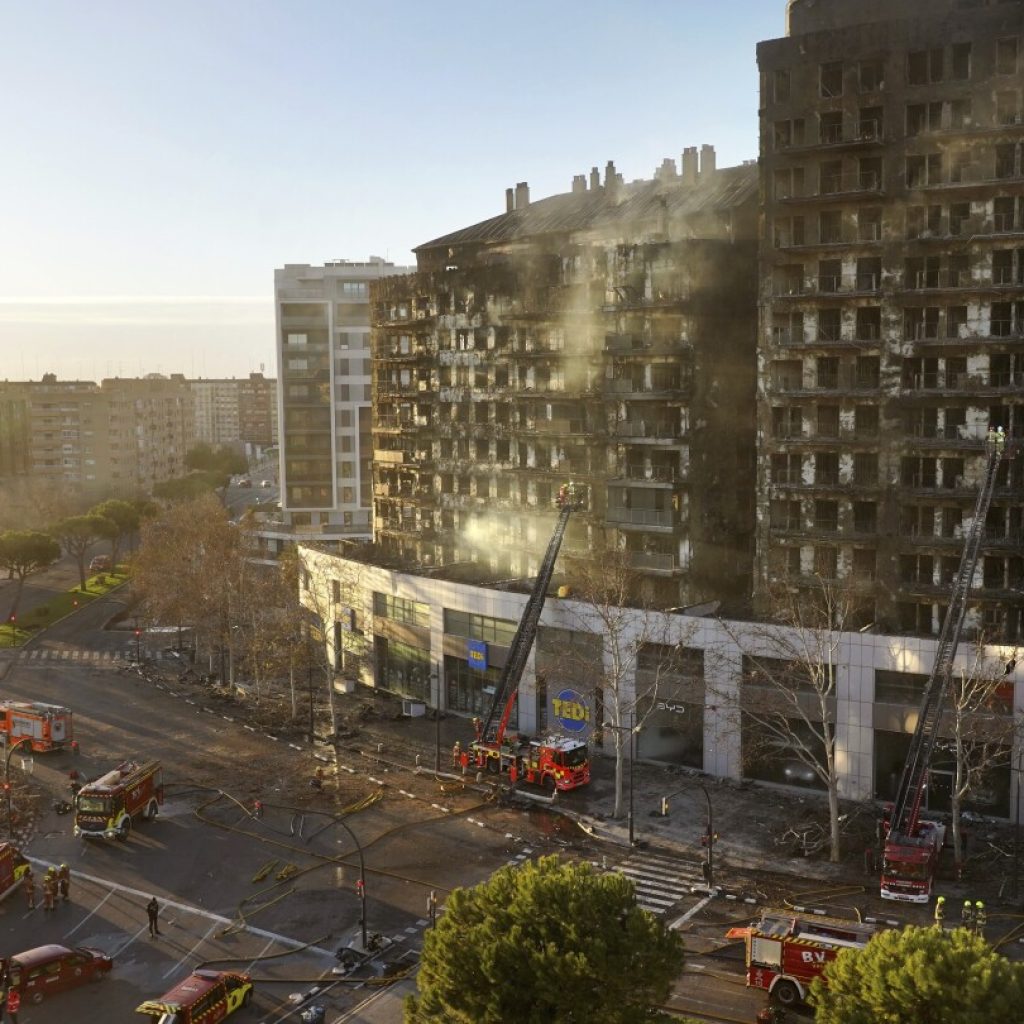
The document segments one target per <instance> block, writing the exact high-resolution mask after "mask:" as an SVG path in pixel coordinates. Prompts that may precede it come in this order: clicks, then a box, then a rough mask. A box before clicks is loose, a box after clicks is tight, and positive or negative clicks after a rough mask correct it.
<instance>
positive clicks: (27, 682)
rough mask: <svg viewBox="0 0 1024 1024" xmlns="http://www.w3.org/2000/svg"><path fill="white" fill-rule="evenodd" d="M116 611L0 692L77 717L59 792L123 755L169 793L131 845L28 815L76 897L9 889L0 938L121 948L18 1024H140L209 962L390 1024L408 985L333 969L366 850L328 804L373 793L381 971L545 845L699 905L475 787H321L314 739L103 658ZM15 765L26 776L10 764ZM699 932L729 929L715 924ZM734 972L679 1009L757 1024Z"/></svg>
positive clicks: (645, 870) (344, 766)
mask: <svg viewBox="0 0 1024 1024" xmlns="http://www.w3.org/2000/svg"><path fill="white" fill-rule="evenodd" d="M118 605H119V602H118V599H117V598H116V597H113V598H108V599H105V600H103V601H101V602H94V603H93V604H92V605H90V606H88V607H87V608H85V609H83V610H82V612H80V613H78V614H77V615H76V616H72V617H71V618H69V619H66V620H64V622H62V623H60V624H58V625H57V626H56V627H54V628H53V629H52V630H50V631H48V633H47V634H45V635H44V636H42V637H40V638H38V639H37V640H35V641H33V643H32V645H31V646H30V647H29V648H28V649H27V650H26V651H24V652H23V653H22V655H21V657H20V658H19V659H18V660H17V661H16V662H15V663H14V664H13V665H12V667H11V669H10V670H9V671H8V673H7V674H6V676H5V677H4V678H3V683H2V692H3V695H4V696H12V697H16V698H21V699H37V700H45V701H53V702H57V703H64V704H67V705H69V706H70V707H71V708H72V709H73V710H74V713H75V731H76V736H77V738H78V740H79V743H80V745H81V751H82V752H81V754H80V755H79V756H78V757H77V758H72V757H71V755H52V756H45V755H40V756H37V757H36V758H35V759H34V762H33V764H32V768H33V769H34V781H35V782H37V783H40V784H41V785H42V786H43V787H44V788H46V789H48V791H49V792H51V793H52V794H54V795H58V794H62V793H63V792H65V791H66V786H67V772H68V770H69V769H70V768H71V767H77V768H78V769H80V770H81V771H82V772H83V773H84V774H86V775H88V776H90V777H94V776H96V775H98V774H100V773H101V772H102V771H105V770H108V769H109V768H110V767H112V766H113V765H114V764H116V763H117V762H118V761H119V760H120V759H122V758H125V757H137V758H143V757H144V758H151V757H158V758H160V759H161V760H162V762H163V764H164V772H165V782H166V783H167V789H168V798H167V802H166V803H165V805H164V808H163V812H162V814H161V816H160V818H159V819H158V820H157V821H155V822H153V823H148V824H146V823H142V824H140V825H139V826H138V828H137V829H136V830H135V831H134V832H133V834H132V836H131V838H130V839H129V841H128V842H127V843H123V844H122V843H118V842H116V841H114V842H90V843H84V842H83V841H81V840H77V839H75V838H74V837H73V836H72V835H71V831H70V826H71V822H70V820H69V818H67V817H61V816H58V815H56V814H54V813H53V812H52V811H49V810H47V811H46V813H45V814H43V816H42V818H41V819H40V820H39V821H38V823H37V825H36V829H35V834H34V836H33V838H32V839H31V840H30V841H29V842H28V843H27V844H25V852H26V853H27V854H28V855H29V856H30V857H33V858H36V859H37V861H38V862H39V863H40V865H42V864H48V863H61V862H64V863H67V864H68V865H69V866H70V868H71V871H72V874H73V878H74V885H73V889H72V902H71V905H70V906H66V907H61V908H59V909H58V911H57V912H55V913H54V914H52V915H49V917H46V916H44V915H43V914H42V912H41V911H39V910H36V911H34V912H32V913H29V912H28V911H27V910H26V908H25V906H24V902H23V899H22V896H21V894H20V893H17V894H15V895H14V896H12V897H10V898H9V899H8V901H7V902H6V903H3V904H0V950H8V951H16V950H18V949H26V948H30V947H32V946H35V945H39V944H41V943H45V942H64V943H81V944H83V945H94V946H96V947H98V948H100V949H102V950H103V951H104V952H107V953H110V954H112V955H114V957H115V967H114V971H113V972H112V974H111V976H110V978H109V979H106V980H104V981H103V982H102V983H101V984H100V985H97V986H90V987H89V989H88V990H87V991H78V992H73V993H68V994H66V995H61V996H60V997H59V998H55V999H54V1000H53V1002H52V1004H51V1005H47V1004H46V1003H44V1004H43V1005H42V1006H40V1007H32V1008H29V1009H28V1010H27V1012H26V1013H24V1014H22V1017H21V1020H22V1022H23V1024H26V1022H27V1024H46V1022H47V1021H57V1020H60V1021H62V1022H64V1021H67V1020H78V1019H83V1020H84V1019H89V1013H90V1012H95V1011H96V1009H97V1008H102V1011H103V1013H104V1014H105V1019H109V1020H111V1021H114V1020H126V1021H128V1020H132V1019H135V1020H138V1019H140V1018H138V1017H136V1016H135V1015H134V1014H133V1013H132V1011H133V1009H134V1007H135V1006H137V1005H138V1004H139V1003H140V1002H142V1001H143V1000H144V999H146V998H155V997H157V996H159V995H160V994H162V992H163V991H165V990H166V989H168V988H170V987H171V986H172V985H173V984H174V983H175V982H176V981H177V980H179V979H180V978H181V977H183V976H184V975H185V974H186V973H187V972H188V971H189V970H190V969H192V968H194V967H196V966H198V965H200V964H206V963H210V964H211V966H223V967H229V968H233V969H237V968H243V969H248V970H251V971H252V973H253V974H254V976H255V977H256V978H257V979H258V980H257V995H256V999H255V1001H254V1003H253V1006H252V1007H251V1008H250V1009H249V1010H245V1011H241V1012H240V1013H239V1014H238V1015H237V1017H236V1018H235V1019H237V1020H239V1021H240V1022H244V1021H246V1020H250V1021H257V1020H258V1021H264V1022H268V1024H269V1022H275V1024H276V1022H284V1021H295V1020H297V1019H298V1014H299V1012H300V1009H301V1006H302V1005H305V1003H299V1002H296V999H297V998H300V997H301V996H302V995H303V994H306V993H309V992H310V991H311V990H312V989H313V987H314V986H319V987H320V988H321V991H320V993H319V994H318V995H316V997H315V998H316V1000H317V1001H318V1002H319V1003H321V1004H322V1005H324V1006H325V1007H326V1008H327V1010H328V1015H327V1021H328V1024H340V1022H341V1021H350V1022H353V1024H356V1022H361V1021H365V1022H367V1024H369V1022H371V1021H372V1022H385V1021H393V1022H395V1024H399V1022H400V1021H401V996H402V995H403V994H404V992H405V991H407V990H408V987H409V983H408V982H403V983H402V984H400V985H398V986H394V988H393V990H392V989H385V990H381V989H379V988H372V987H371V988H368V987H366V983H365V982H364V981H353V980H351V979H345V978H340V977H339V976H337V975H335V974H333V973H332V971H333V970H334V969H335V968H336V967H337V960H336V958H335V955H334V954H335V952H336V950H337V949H338V948H339V947H341V946H344V945H348V944H350V943H353V942H354V943H357V944H358V943H359V941H360V939H361V929H360V925H359V917H360V906H359V898H358V896H357V894H356V885H355V883H356V880H357V878H358V877H359V866H358V865H359V858H358V852H357V849H356V847H355V845H354V843H353V841H352V837H351V836H350V835H349V834H348V833H347V832H346V830H345V829H344V828H343V827H342V826H340V825H338V824H337V823H336V820H335V816H336V815H337V813H338V811H339V810H340V809H341V808H342V807H345V806H349V805H355V804H359V803H361V802H364V801H372V802H370V803H369V806H367V807H365V808H364V809H361V810H358V811H354V812H353V813H352V814H350V815H349V816H348V817H347V818H346V819H345V821H346V824H348V825H349V827H350V828H351V830H352V832H353V833H354V834H355V838H356V840H357V841H358V843H359V845H360V846H361V847H362V851H363V856H364V860H365V866H366V871H365V878H366V902H367V908H366V909H367V927H368V931H369V932H370V934H371V935H372V934H373V933H375V932H379V933H380V934H381V935H382V936H383V937H384V940H385V942H386V944H387V949H386V951H385V954H384V956H383V958H382V959H381V960H380V961H379V963H381V964H387V965H390V966H389V967H388V968H387V969H389V970H402V969H410V970H411V969H414V966H415V961H416V954H417V951H418V949H419V947H420V945H421V942H422V937H423V933H424V929H425V928H426V927H427V924H428V922H427V920H426V917H427V915H426V898H427V894H428V893H429V891H430V890H431V889H434V890H436V891H437V894H438V901H439V904H440V905H441V906H442V907H443V902H444V899H445V896H446V894H447V892H448V891H450V890H451V889H452V888H454V887H456V886H460V885H472V884H475V883H476V882H478V881H481V880H483V879H484V878H486V877H488V876H489V875H490V874H491V873H493V871H494V870H495V869H496V868H498V867H500V866H501V865H503V864H505V863H521V862H522V861H523V860H525V859H527V858H529V857H533V856H535V855H538V854H542V853H548V852H560V853H563V854H565V855H568V856H572V857H579V858H583V859H588V860H591V861H593V862H595V863H599V864H600V865H601V866H603V867H608V868H613V867H618V868H620V869H621V870H623V871H625V872H626V873H627V874H629V875H630V877H633V878H634V880H635V881H636V882H637V884H638V892H640V898H641V902H642V903H644V901H645V900H649V901H650V902H649V903H645V905H648V906H649V908H650V909H652V910H653V911H655V912H658V913H665V914H667V915H668V914H670V915H671V916H670V917H669V918H668V919H670V920H671V919H673V918H675V917H676V916H677V915H681V914H682V912H683V911H685V910H686V909H687V908H693V907H695V906H696V905H697V903H698V900H699V897H698V896H693V895H691V892H690V884H691V883H692V882H693V881H695V880H696V879H694V878H693V877H690V876H686V874H685V872H684V873H683V876H680V877H678V878H676V877H675V876H678V875H679V874H680V872H679V870H677V869H676V868H673V866H672V865H671V864H669V865H665V864H662V863H658V862H656V861H655V860H654V859H652V858H651V857H649V856H647V855H645V854H643V853H642V852H633V853H630V852H629V851H622V850H615V849H609V848H607V847H602V846H599V845H597V844H595V843H593V842H592V841H590V840H589V839H588V838H587V837H586V836H585V835H584V834H583V833H582V832H581V831H580V830H579V829H577V828H576V827H575V826H574V825H572V824H569V823H567V822H566V820H565V819H563V818H560V817H558V816H555V815H552V814H550V813H549V812H547V811H546V810H536V811H534V810H530V811H523V810H515V809H510V808H498V807H496V806H495V805H494V804H493V803H488V802H484V801H483V798H482V797H481V795H480V794H479V793H477V792H475V791H474V790H473V789H466V790H455V791H454V792H447V793H443V792H441V791H439V789H438V787H437V784H436V783H435V782H434V780H433V779H432V778H431V777H429V776H415V775H411V774H408V773H398V772H396V771H394V770H389V768H388V766H387V765H386V764H374V763H373V762H369V761H366V760H360V759H359V758H358V757H357V756H355V755H350V754H348V753H344V752H343V754H342V756H341V758H340V765H341V768H340V770H339V771H338V772H337V775H334V774H333V772H332V774H329V775H328V778H327V781H326V785H325V791H324V792H323V793H317V792H315V791H314V790H312V789H311V788H310V787H309V784H308V780H309V778H310V776H311V775H312V772H313V770H314V767H315V765H316V764H318V763H320V762H318V761H316V760H315V759H314V756H313V754H314V752H312V751H311V750H310V749H309V748H308V747H307V746H306V745H305V743H303V742H296V743H294V745H289V743H288V742H287V740H286V738H285V737H283V735H282V737H281V738H279V739H277V740H276V741H275V740H273V739H269V738H268V737H267V735H266V734H265V733H263V732H257V731H252V730H250V729H249V728H246V727H245V726H244V724H243V722H242V721H241V715H240V713H239V709H238V708H237V707H233V706H231V705H230V704H225V703H218V702H215V701H212V700H210V699H209V697H208V695H207V694H206V693H205V691H198V690H194V689H186V688H185V686H184V684H180V683H177V682H176V681H174V678H173V675H172V674H169V675H168V676H167V678H168V680H169V681H168V682H167V683H165V684H164V685H163V688H157V687H156V686H155V685H154V684H153V683H151V682H147V681H145V680H144V679H142V678H140V677H139V676H138V675H137V674H134V673H130V672H125V671H122V670H119V669H118V668H117V667H116V664H117V663H116V661H115V660H114V658H115V656H116V655H118V654H120V653H123V652H125V651H126V650H127V649H130V648H133V647H134V638H133V635H132V633H131V630H121V631H113V630H103V629H102V628H101V627H102V625H103V624H104V622H105V621H106V620H107V619H109V618H110V617H111V615H112V614H113V613H114V611H116V609H117V607H118ZM143 642H144V643H145V644H147V645H148V646H149V649H150V650H151V652H152V653H158V652H160V651H161V649H162V647H163V646H165V645H168V644H169V643H170V641H168V639H167V638H166V637H164V636H163V635H155V634H147V635H146V636H145V637H144V639H143ZM204 705H205V706H204ZM321 756H323V755H321ZM12 767H13V769H14V771H15V773H17V772H18V771H20V759H19V758H15V759H14V760H13V761H12ZM378 797H379V798H378ZM254 798H259V799H260V800H262V801H263V802H264V804H265V814H264V816H263V818H262V819H255V818H253V817H252V815H251V814H250V813H249V812H250V808H251V806H252V800H253V799H254ZM690 870H691V875H692V869H690ZM279 876H281V877H279ZM666 878H668V879H670V880H669V881H666ZM256 879H259V880H258V881H257V880H256ZM673 879H674V880H673ZM648 885H650V886H652V887H651V888H649V889H648ZM152 895H155V896H156V897H157V899H158V901H160V902H161V904H163V906H164V911H163V914H162V918H161V920H162V930H163V932H164V934H163V935H162V936H160V937H159V938H158V939H156V940H151V939H150V938H149V937H148V935H147V929H146V917H145V913H144V910H143V907H144V905H145V903H146V902H147V901H148V899H149V898H150V896H152ZM687 927H689V926H687ZM709 927H710V933H711V934H721V933H722V932H723V931H724V927H721V926H720V924H719V922H717V921H714V920H712V921H711V922H710V925H709ZM268 957H272V958H273V959H263V958H268ZM378 969H384V968H382V967H379V968H378ZM736 971H737V965H735V964H734V965H731V967H730V966H729V965H725V966H723V967H721V969H719V966H718V965H715V964H711V965H710V967H707V968H702V967H701V966H700V964H699V963H697V964H694V963H690V968H689V970H688V973H687V975H686V976H685V977H684V978H683V979H681V981H680V984H679V985H678V986H677V992H676V995H675V997H674V998H673V1004H672V1005H673V1006H674V1007H676V1008H678V1009H690V1010H695V1011H699V1012H703V1013H705V1014H708V1015H709V1016H711V1011H712V1010H713V1008H714V1007H716V1006H720V1007H722V1008H723V1009H722V1015H721V1017H720V1019H721V1020H725V1021H730V1020H731V1021H743V1020H748V1019H750V1020H752V1019H753V1017H754V1015H755V1014H756V1011H757V1008H759V1007H760V1006H762V1005H763V1003H764V998H763V996H762V995H760V994H757V993H752V992H749V991H747V990H745V989H744V988H743V987H742V983H741V979H738V978H737V974H736Z"/></svg>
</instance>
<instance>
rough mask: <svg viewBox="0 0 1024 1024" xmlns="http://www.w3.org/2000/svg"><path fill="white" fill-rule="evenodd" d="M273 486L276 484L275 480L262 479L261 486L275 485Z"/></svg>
mask: <svg viewBox="0 0 1024 1024" xmlns="http://www.w3.org/2000/svg"><path fill="white" fill-rule="evenodd" d="M273 486H274V481H273V480H261V481H260V487H273Z"/></svg>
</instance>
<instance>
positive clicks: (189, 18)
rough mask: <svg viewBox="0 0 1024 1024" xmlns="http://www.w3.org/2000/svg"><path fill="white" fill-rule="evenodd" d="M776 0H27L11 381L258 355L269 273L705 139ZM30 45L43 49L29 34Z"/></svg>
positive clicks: (22, 22)
mask: <svg viewBox="0 0 1024 1024" xmlns="http://www.w3.org/2000/svg"><path fill="white" fill-rule="evenodd" d="M784 14H785V2H784V0H725V2H723V3H719V4H717V5H713V6H705V5H703V4H699V3H696V2H687V0H645V2H644V3H642V4H640V5H633V6H629V7H627V6H624V5H622V4H620V3H618V2H617V0H588V2H585V3H584V2H582V0H567V2H566V3H564V4H559V5H556V6H552V5H550V4H547V3H544V2H542V0H523V2H522V3H521V4H519V5H518V6H517V7H516V8H515V9H514V10H510V9H507V8H504V7H499V6H498V5H496V4H488V3H480V2H479V0H439V2H438V3H437V4H434V5H430V6H429V7H427V6H424V5H421V4H418V3H413V2H412V0H384V2H382V3H381V4H378V5H375V6H374V7H373V8H372V9H371V8H368V7H366V6H362V7H356V8H348V7H346V6H342V5H338V4H335V3H331V2H327V0H305V2H300V3H297V4H294V5H287V6H285V5H280V4H276V3H271V2H269V0H245V2H242V0H221V2H219V3H217V4H215V5H209V4H202V3H200V2H198V0H180V2H179V3H178V4H175V5H173V6H172V7H161V6H156V5H145V4H144V5H131V4H128V3H125V2H123V0H97V2H96V3H93V4H89V5H83V4H80V3H78V2H77V0H40V2H38V3H35V4H31V5H18V6H15V7H13V8H11V9H10V10H8V11H7V17H6V19H5V26H4V29H5V31H4V37H3V44H2V45H3V56H4V60H3V63H2V65H0V67H2V71H0V75H2V76H3V78H4V85H5V86H6V87H5V88H4V89H2V90H0V112H2V114H3V121H4V125H5V130H6V140H7V142H8V145H7V147H5V154H4V161H3V163H2V164H0V194H2V195H3V197H4V199H5V203H4V219H3V226H4V231H3V234H2V236H0V237H2V243H0V282H2V285H0V350H2V351H3V353H4V355H5V357H6V358H5V366H4V371H3V374H2V376H4V377H7V378H8V379H15V378H17V379H29V378H31V379H38V377H39V376H41V374H43V373H46V372H53V373H56V374H58V376H60V377H85V378H89V379H96V378H99V377H103V376H109V375H116V374H117V373H118V372H120V375H122V376H137V375H138V374H139V373H149V372H162V373H174V372H180V373H185V374H186V375H188V376H243V375H246V374H248V373H249V372H251V371H253V370H258V369H259V367H260V364H263V366H264V368H265V372H267V373H268V374H271V373H275V372H276V367H275V366H274V323H273V271H274V269H275V268H276V267H281V266H283V265H284V264H286V263H311V264H323V263H324V262H326V261H329V260H334V259H350V260H357V261H360V260H365V259H366V258H367V257H368V256H370V255H371V254H376V255H379V256H382V257H384V258H385V259H388V260H390V261H391V262H393V263H396V264H399V265H401V264H412V263H414V262H415V261H414V259H413V257H412V253H411V249H412V248H413V247H414V246H415V245H418V244H420V243H421V242H424V241H427V240H429V239H431V238H434V237H437V236H438V235H441V234H445V233H447V232H449V231H453V230H456V229H458V228H461V227H464V226H467V225H470V224H473V223H476V222H478V221H480V220H484V219H486V218H488V217H492V216H495V215H496V214H499V213H501V212H503V210H504V192H505V189H506V188H507V187H509V186H511V185H514V184H515V183H516V182H518V181H528V182H529V183H530V187H531V193H532V195H533V196H535V197H541V196H545V195H551V194H555V193H559V192H565V191H568V190H569V187H570V182H571V180H572V177H573V175H574V174H581V173H588V172H589V170H590V168H591V166H594V165H597V166H600V167H601V168H603V167H604V164H605V162H606V161H607V160H609V159H611V160H614V161H615V164H616V167H617V168H618V170H619V171H620V172H621V173H622V174H623V175H624V176H625V178H626V180H627V181H628V180H632V179H635V178H649V177H650V176H651V175H652V174H653V172H654V170H655V168H657V167H658V165H659V164H660V163H661V161H662V159H663V158H664V157H666V156H669V157H673V158H674V159H676V160H677V161H678V159H679V155H680V153H681V152H682V150H683V148H684V147H686V146H700V145H702V144H704V143H711V144H713V145H714V146H715V147H716V149H717V151H718V162H719V166H727V165H731V164H737V163H740V162H742V161H743V160H744V159H750V158H753V157H756V155H757V148H758V140H757V106H758V88H757V67H756V62H755V44H756V43H757V41H758V40H760V39H763V38H770V37H773V36H778V35H781V34H782V31H783V24H784ZM43 40H45V45H42V42H41V41H43Z"/></svg>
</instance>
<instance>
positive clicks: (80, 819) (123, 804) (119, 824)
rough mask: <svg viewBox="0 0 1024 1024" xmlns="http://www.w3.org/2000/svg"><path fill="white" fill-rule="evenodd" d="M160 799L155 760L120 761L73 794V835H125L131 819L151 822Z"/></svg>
mask: <svg viewBox="0 0 1024 1024" xmlns="http://www.w3.org/2000/svg"><path fill="white" fill-rule="evenodd" d="M163 802H164V785H163V771H162V769H161V767H160V762H159V761H147V762H146V763H145V764H139V763H138V762H137V761H122V762H121V764H119V765H118V766H117V767H116V768H115V769H114V770H113V771H110V772H107V774H106V775H102V776H100V778H98V779H96V780H95V781H93V782H89V783H86V785H84V786H83V787H82V788H81V789H80V790H79V791H78V795H77V796H76V797H75V835H76V836H85V837H86V838H87V839H99V838H103V839H120V840H121V841H122V842H123V841H124V840H125V839H127V838H128V836H129V834H130V833H131V830H132V819H133V818H142V819H143V820H145V821H151V820H152V819H153V818H155V817H156V816H157V814H158V813H159V810H160V805H161V804H162V803H163Z"/></svg>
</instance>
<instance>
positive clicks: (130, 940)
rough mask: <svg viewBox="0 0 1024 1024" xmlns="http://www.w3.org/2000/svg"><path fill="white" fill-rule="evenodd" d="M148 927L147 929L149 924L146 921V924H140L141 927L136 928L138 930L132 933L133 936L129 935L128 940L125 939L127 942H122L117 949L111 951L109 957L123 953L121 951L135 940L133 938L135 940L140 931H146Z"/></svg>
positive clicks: (112, 957)
mask: <svg viewBox="0 0 1024 1024" xmlns="http://www.w3.org/2000/svg"><path fill="white" fill-rule="evenodd" d="M148 929H149V924H148V922H147V923H146V924H144V925H143V926H142V927H141V928H140V929H139V930H138V931H137V932H136V933H135V934H134V935H133V936H132V937H131V938H130V939H129V940H128V941H127V942H126V943H125V944H124V945H123V946H121V947H120V948H119V949H117V950H116V951H115V952H113V953H111V954H110V956H111V959H114V958H115V957H119V956H120V955H121V954H122V953H123V952H124V951H125V950H126V949H127V948H128V947H129V946H130V945H132V943H133V942H135V940H136V939H137V938H138V937H139V936H140V935H141V934H142V933H143V932H144V931H147V930H148Z"/></svg>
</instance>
